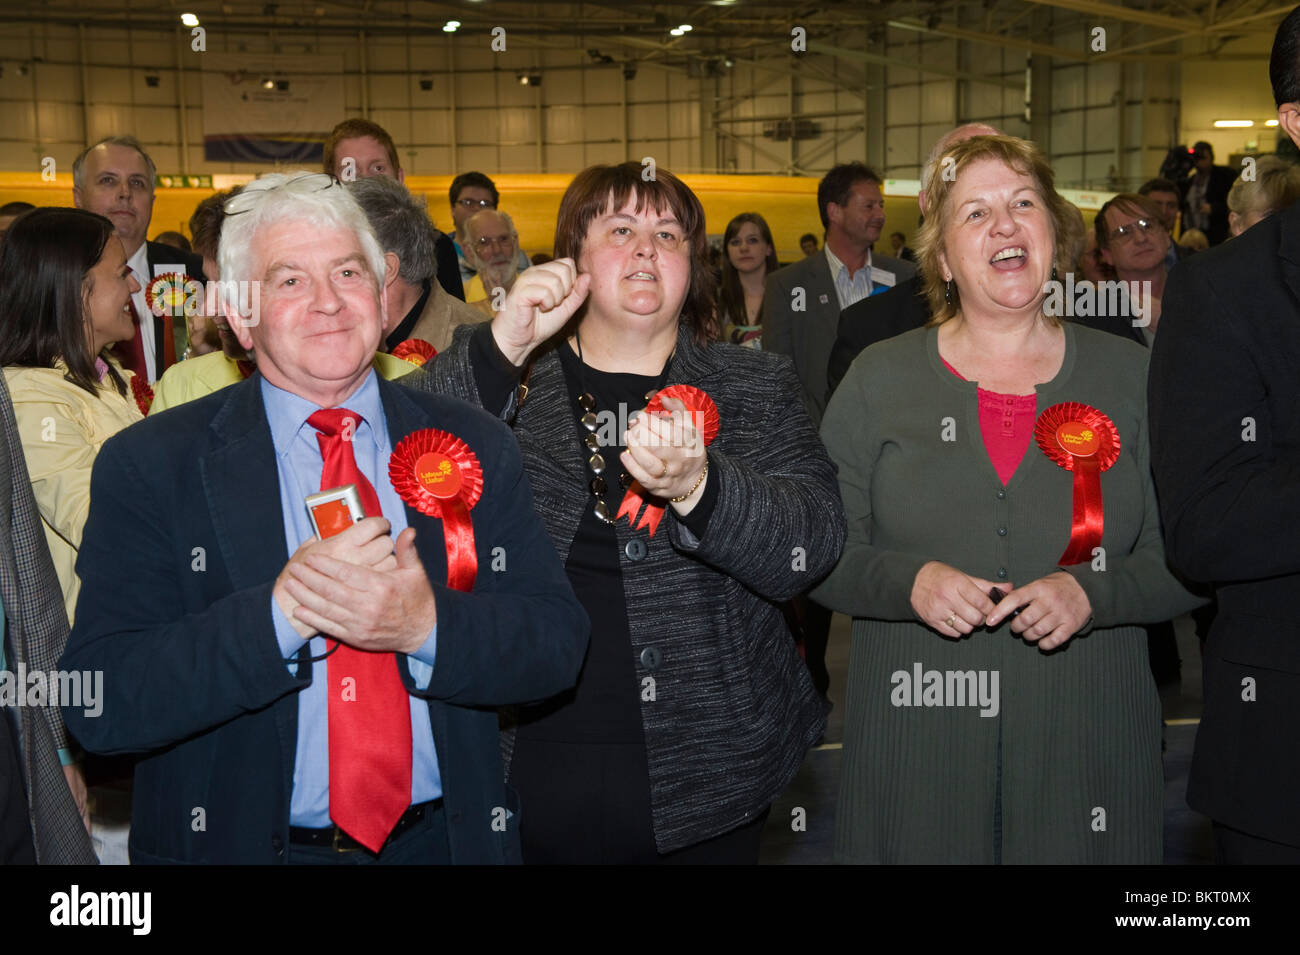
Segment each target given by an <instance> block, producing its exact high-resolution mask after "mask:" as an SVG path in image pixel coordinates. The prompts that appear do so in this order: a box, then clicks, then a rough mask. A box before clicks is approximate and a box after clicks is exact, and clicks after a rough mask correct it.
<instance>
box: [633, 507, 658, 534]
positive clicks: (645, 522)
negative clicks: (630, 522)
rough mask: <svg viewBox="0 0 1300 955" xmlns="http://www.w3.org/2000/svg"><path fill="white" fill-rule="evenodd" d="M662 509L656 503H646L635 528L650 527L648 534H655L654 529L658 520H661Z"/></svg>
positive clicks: (656, 528)
mask: <svg viewBox="0 0 1300 955" xmlns="http://www.w3.org/2000/svg"><path fill="white" fill-rule="evenodd" d="M663 517H664V509H663V508H662V507H660V506H659V505H658V504H648V505H646V509H645V513H644V514H642V515H641V523H640V524H638V525H637V526H636V529H637V530H640V529H641V528H643V527H648V528H650V536H651V537H654V536H655V531H657V530H658V529H659V522H660V521H661V520H663Z"/></svg>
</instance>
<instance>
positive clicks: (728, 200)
mask: <svg viewBox="0 0 1300 955" xmlns="http://www.w3.org/2000/svg"><path fill="white" fill-rule="evenodd" d="M452 178H453V177H451V176H408V177H407V178H406V185H407V186H408V187H409V188H410V190H411V191H412V192H413V193H417V194H423V195H424V196H426V198H427V199H428V203H429V213H430V215H431V217H432V218H433V221H434V224H435V225H437V226H438V228H440V229H442V230H443V231H446V232H450V231H451V225H452V222H451V207H450V201H449V198H448V195H447V190H448V189H449V188H450V187H451V181H452ZM572 179H573V177H572V176H571V175H558V174H547V175H523V174H505V173H503V174H501V175H497V176H494V177H493V181H494V182H495V183H496V185H497V189H498V190H499V191H500V193H501V208H502V209H503V210H504V211H505V212H508V213H510V216H511V218H512V219H514V222H515V228H516V229H518V230H519V239H520V244H521V245H522V246H523V248H524V250H525V251H528V252H542V251H545V252H547V253H548V254H549V253H550V252H551V249H552V245H553V244H554V241H555V218H556V214H557V213H558V212H559V208H560V197H561V196H562V195H563V194H564V190H565V188H566V187H567V186H568V185H569V182H570V181H571V180H572ZM682 180H683V181H684V182H685V183H686V184H687V185H688V186H690V187H691V189H693V190H694V191H695V194H696V195H697V196H699V199H700V202H701V204H702V205H703V206H704V212H705V216H706V221H707V222H708V231H709V233H710V234H711V235H718V236H721V235H722V233H723V231H724V230H725V229H726V227H727V223H728V222H729V221H731V219H732V217H733V216H735V215H738V214H739V213H741V212H757V213H759V214H761V215H762V216H763V218H764V219H766V220H767V224H768V226H769V227H770V228H771V229H772V239H773V241H774V242H775V244H776V247H777V249H776V254H777V257H778V258H780V259H781V261H783V262H792V261H795V260H796V259H799V258H801V257H802V256H803V253H802V252H801V251H800V250H799V236H801V235H803V234H804V233H805V232H811V233H812V234H813V235H815V236H817V244H818V245H819V246H820V245H821V242H822V225H821V220H820V219H819V218H818V215H817V180H816V179H809V178H802V177H792V176H761V177H760V176H705V175H701V176H689V175H687V176H682ZM214 191H215V190H212V189H159V190H158V192H157V195H156V198H155V200H154V210H153V221H152V222H151V223H150V226H149V233H150V237H152V236H155V235H157V234H158V233H160V232H166V231H170V230H175V231H178V232H183V233H185V234H186V235H188V234H189V229H188V227H187V226H188V223H189V218H190V214H191V213H192V212H193V211H194V207H195V206H196V205H198V203H199V202H200V201H201V200H203V199H204V198H206V197H207V196H210V195H212V193H213V192H214ZM16 200H22V201H25V202H30V203H33V204H35V205H52V206H70V205H72V177H71V176H70V175H60V176H59V177H58V179H57V181H55V182H43V181H42V180H41V177H40V175H39V174H37V173H16V172H0V205H2V204H4V203H6V202H13V201H16ZM918 215H919V212H918V209H917V206H916V200H915V199H914V198H911V197H907V196H886V197H885V216H886V221H885V231H884V234H883V236H882V237H881V240H880V241H879V242H878V243H877V245H876V250H877V252H879V253H880V254H882V255H891V254H892V250H891V248H890V244H889V233H890V232H894V231H898V232H902V233H903V234H904V235H906V236H907V244H908V245H911V244H912V239H913V237H914V236H915V234H916V229H917V225H918ZM1084 218H1085V220H1087V221H1088V224H1089V227H1091V219H1092V215H1091V214H1090V213H1087V212H1085V214H1084Z"/></svg>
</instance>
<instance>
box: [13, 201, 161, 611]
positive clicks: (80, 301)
mask: <svg viewBox="0 0 1300 955" xmlns="http://www.w3.org/2000/svg"><path fill="white" fill-rule="evenodd" d="M139 288H140V286H139V285H138V284H137V283H136V281H135V279H134V278H132V277H131V273H130V270H129V269H128V268H127V266H126V255H125V253H124V252H123V250H122V243H121V241H119V240H118V238H117V236H116V235H115V234H114V232H113V223H111V222H110V221H109V220H108V219H105V218H104V217H103V216H98V215H95V214H94V213H93V212H86V211H84V210H82V209H53V208H44V209H33V210H32V211H31V212H28V213H26V214H25V215H23V216H22V217H21V218H19V219H17V220H16V221H15V222H14V224H13V225H12V226H10V227H9V232H8V234H7V235H6V236H5V239H4V242H3V243H0V366H3V367H4V373H5V379H6V383H7V384H8V385H9V392H10V394H11V395H12V396H13V403H14V414H15V417H17V419H18V431H19V434H20V435H21V436H22V442H23V453H24V454H26V456H27V470H28V472H29V474H30V476H31V481H32V491H33V492H34V493H35V496H36V504H37V506H38V507H39V508H40V512H41V522H42V524H43V525H44V527H45V540H46V542H47V543H48V544H49V545H50V555H51V556H52V557H53V558H54V569H55V571H56V572H57V573H58V575H59V585H60V587H61V588H62V589H63V598H64V603H65V606H66V607H67V611H68V620H69V621H71V620H72V619H73V611H74V610H76V607H77V593H78V592H79V590H80V588H81V584H80V582H79V581H78V579H77V574H76V570H75V564H76V560H77V549H78V547H79V546H80V544H81V529H82V525H84V524H85V522H86V515H87V513H89V509H90V468H91V465H93V464H94V463H95V455H97V454H98V453H99V449H100V447H101V446H102V445H103V443H104V442H105V441H107V440H108V439H109V438H110V437H112V436H113V435H114V434H116V433H117V432H118V431H121V430H122V429H123V428H125V427H126V426H127V425H130V424H133V423H135V422H136V421H139V420H140V418H141V417H142V416H141V413H140V410H139V408H138V407H137V403H136V401H135V398H134V397H133V395H132V392H131V388H130V387H129V384H128V382H129V380H130V378H131V373H130V372H128V371H125V370H124V369H123V368H122V367H121V366H120V365H118V363H117V362H116V360H115V359H113V358H111V357H109V356H108V351H107V349H108V346H110V345H112V344H113V343H114V342H119V341H127V340H129V339H130V338H131V337H132V336H133V335H134V334H135V319H134V316H133V315H132V313H131V311H130V310H129V309H130V297H131V294H132V293H133V292H136V291H138V290H139Z"/></svg>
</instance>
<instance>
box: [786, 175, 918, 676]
mask: <svg viewBox="0 0 1300 955" xmlns="http://www.w3.org/2000/svg"><path fill="white" fill-rule="evenodd" d="M880 186H881V182H880V177H879V176H877V175H876V174H875V173H874V172H872V171H871V169H870V168H868V167H867V166H864V165H863V164H862V163H860V162H853V163H843V164H841V165H839V166H836V167H834V168H833V169H831V171H830V172H828V173H826V175H825V176H823V177H822V181H821V182H820V183H818V185H817V210H818V212H820V213H821V218H822V225H823V226H825V227H826V243H825V247H824V248H823V249H822V251H821V252H818V253H816V254H814V255H810V256H808V257H807V258H806V259H803V260H802V261H800V262H796V263H795V264H794V265H787V266H786V267H785V268H783V269H778V270H777V271H775V272H773V273H772V274H771V275H769V276H768V277H767V288H766V289H765V290H764V292H763V313H762V314H763V318H762V324H763V350H764V351H771V352H778V353H780V354H782V355H789V356H790V358H791V359H792V360H793V361H794V370H795V374H796V375H798V376H799V392H800V397H801V398H802V399H803V405H804V407H805V408H806V409H807V410H808V416H809V417H810V418H812V420H813V423H814V424H815V425H817V426H818V427H819V428H820V427H821V423H822V413H823V412H824V411H825V410H826V369H827V366H828V365H829V364H830V357H831V347H832V346H833V345H834V344H835V333H836V329H837V328H838V327H839V318H840V310H841V309H845V308H848V307H849V306H850V305H852V304H853V303H854V302H858V301H861V300H862V299H864V298H866V297H867V296H868V295H872V294H875V293H877V292H885V291H888V290H889V289H890V288H893V286H894V285H896V284H897V283H899V282H904V281H906V280H907V279H909V278H911V277H912V276H913V275H914V274H915V273H916V266H915V265H913V264H912V263H911V262H904V261H903V260H901V259H894V258H890V257H889V256H885V255H873V254H872V251H871V246H872V245H873V244H874V243H875V241H876V240H877V239H879V238H880V233H881V231H882V230H883V229H884V228H885V198H884V196H883V195H882V194H881V191H880ZM795 616H796V619H797V620H798V622H799V630H800V631H801V633H802V636H803V641H804V659H805V660H806V662H807V664H808V673H809V675H810V676H811V677H812V681H813V686H815V687H816V688H817V691H818V692H819V693H820V694H821V695H822V696H823V697H825V696H826V693H827V691H828V690H829V689H830V682H831V678H830V673H829V672H828V671H827V669H826V644H827V641H828V639H829V637H830V629H831V612H830V611H829V610H827V609H826V608H825V607H822V606H820V605H819V604H817V603H814V602H813V601H811V600H805V599H803V598H795Z"/></svg>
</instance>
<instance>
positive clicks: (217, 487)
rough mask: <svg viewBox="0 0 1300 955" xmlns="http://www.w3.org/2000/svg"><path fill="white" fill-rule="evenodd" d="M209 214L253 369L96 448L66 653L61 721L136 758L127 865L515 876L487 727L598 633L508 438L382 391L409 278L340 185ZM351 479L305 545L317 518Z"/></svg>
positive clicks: (492, 422)
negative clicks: (337, 512) (79, 691)
mask: <svg viewBox="0 0 1300 955" xmlns="http://www.w3.org/2000/svg"><path fill="white" fill-rule="evenodd" d="M225 213H226V219H225V222H224V225H223V226H222V230H221V241H220V247H219V252H218V263H219V267H220V271H221V277H222V280H223V282H226V283H229V282H234V283H245V282H257V283H260V286H261V293H260V296H259V299H258V302H259V304H258V307H257V308H256V309H255V310H254V311H253V312H252V313H251V314H250V313H245V312H242V311H241V310H240V309H239V308H237V307H235V306H234V305H232V304H231V303H230V302H229V301H227V302H224V303H223V308H224V310H225V314H226V318H227V320H228V321H229V323H230V326H231V329H232V331H234V333H235V335H236V336H237V337H238V338H239V342H240V344H241V345H242V346H244V348H245V349H246V350H248V351H251V352H254V353H255V354H256V355H257V371H256V373H255V374H254V375H253V376H252V377H250V378H248V379H247V380H245V381H242V382H240V383H238V384H234V385H231V386H229V387H228V388H224V389H222V390H220V391H218V392H216V393H214V394H211V395H208V396H206V397H203V398H198V399H196V400H194V401H190V402H187V403H186V404H183V405H181V406H179V407H176V408H173V409H171V410H169V411H167V412H166V413H164V414H161V415H158V416H156V417H151V418H147V419H146V420H144V421H142V422H140V423H139V424H137V425H134V426H132V427H130V428H127V429H126V430H124V431H122V432H120V433H119V434H117V435H115V436H114V437H113V438H111V439H109V441H107V442H106V443H105V444H104V447H103V450H102V451H101V452H100V454H99V457H98V458H97V459H96V461H95V468H94V472H93V475H92V478H91V506H90V515H89V518H88V520H87V522H86V528H85V533H84V536H83V540H82V546H81V551H80V556H79V559H78V561H77V572H78V574H79V576H80V577H81V580H82V591H81V598H80V603H79V604H78V612H77V625H76V628H75V629H74V631H73V633H72V635H71V636H70V637H69V639H68V648H67V651H66V652H65V655H64V659H63V666H64V668H65V669H69V668H76V669H81V668H82V667H83V666H84V668H86V669H89V670H102V671H103V672H104V702H103V706H102V711H101V712H100V713H99V715H98V716H97V717H96V718H90V717H88V716H86V715H85V713H84V711H82V710H80V709H75V708H70V709H67V710H65V711H64V718H65V719H66V720H67V721H68V726H69V729H70V730H71V731H72V732H73V733H74V734H75V736H76V737H77V739H78V740H80V741H81V743H82V744H83V745H84V746H85V747H86V748H87V749H89V750H91V751H93V752H102V753H122V752H127V753H142V754H144V755H143V756H142V758H141V759H140V762H139V763H138V764H137V767H136V774H135V798H134V806H133V814H132V827H131V859H132V862H134V863H174V862H187V863H218V864H247V863H264V864H282V863H311V864H321V863H325V864H362V863H374V862H377V863H381V864H399V863H408V864H411V863H416V864H428V863H443V862H457V863H479V864H483V863H505V862H513V861H517V860H518V858H519V855H518V853H519V848H518V845H519V844H518V828H517V827H518V822H519V808H518V806H517V804H515V801H514V800H513V798H512V797H511V796H510V795H509V793H508V791H507V790H506V788H505V786H504V784H503V781H502V780H503V772H502V765H501V758H500V753H499V749H498V734H497V716H496V712H495V709H494V707H497V706H501V705H507V704H511V703H518V702H523V701H526V700H535V699H545V698H547V697H550V696H552V695H554V694H555V693H558V692H561V691H563V690H564V689H566V688H568V687H570V686H572V685H573V683H574V682H575V680H576V678H577V675H578V670H579V668H580V666H581V664H582V659H583V655H584V653H585V650H586V643H587V631H588V622H587V619H586V615H585V614H584V613H583V610H582V607H581V605H580V604H579V603H578V602H577V600H576V598H575V597H574V596H573V591H572V589H571V587H570V585H569V583H568V579H567V577H566V576H565V573H564V569H563V567H562V566H561V564H560V562H559V558H558V557H557V556H556V553H555V549H554V547H553V546H552V544H551V542H550V538H549V536H548V535H547V533H546V531H545V529H544V528H543V526H542V524H541V520H540V518H539V517H538V515H537V514H536V512H535V511H534V509H533V506H532V494H531V492H530V489H529V484H528V480H527V478H526V477H525V475H524V472H523V465H522V461H521V459H520V452H519V447H518V444H517V443H516V441H515V438H514V435H513V434H512V433H511V432H510V430H509V428H507V427H506V426H505V425H504V424H502V423H501V422H500V421H498V420H497V419H495V418H493V417H491V416H490V415H488V414H486V413H485V412H483V411H482V410H480V409H478V408H475V407H472V406H471V405H469V404H466V403H465V402H462V401H459V400H456V399H453V398H447V397H443V396H440V395H429V394H424V393H422V392H415V391H410V390H407V389H405V388H403V387H401V386H400V385H395V384H392V383H390V382H387V381H384V380H382V379H381V378H380V376H379V375H377V374H376V373H375V372H374V369H373V368H372V366H371V360H372V359H373V357H374V355H375V352H376V351H377V349H378V348H379V345H380V342H381V339H382V336H383V333H384V324H385V315H386V312H387V309H388V304H389V291H388V287H387V284H386V283H385V281H384V279H385V277H386V275H387V272H388V269H389V268H390V267H394V268H395V267H396V266H397V263H396V262H395V261H394V262H392V263H391V264H390V263H389V262H388V261H386V259H385V256H384V252H383V250H382V248H381V247H380V244H379V242H378V240H377V239H376V236H375V232H374V230H373V228H372V227H371V225H370V223H369V222H368V221H367V219H366V216H365V214H364V212H363V211H362V209H361V208H360V206H358V204H357V202H356V200H355V199H354V198H353V197H352V195H351V194H350V193H349V191H348V190H347V189H345V188H343V187H342V186H341V185H340V184H339V183H338V182H337V181H335V180H333V179H332V178H331V177H329V176H326V175H323V174H320V173H316V174H306V173H304V174H301V175H295V176H293V177H288V176H284V175H280V174H272V175H267V176H263V177H261V178H260V179H258V180H255V181H254V182H253V183H251V184H249V185H248V186H246V187H245V188H244V190H243V191H242V192H241V193H240V194H239V195H237V196H235V197H234V198H233V199H230V200H229V201H228V202H227V203H226V206H225ZM412 436H414V437H412ZM407 439H409V440H407ZM404 440H406V441H407V444H406V445H402V442H403V441H404ZM398 447H403V448H404V449H406V450H404V453H403V454H402V455H398V454H395V453H394V449H395V448H398ZM439 455H441V456H439ZM394 462H396V463H394ZM467 468H468V470H467ZM390 469H391V470H390ZM439 473H446V474H455V475H457V476H458V478H459V481H458V482H457V484H456V486H454V487H453V486H450V485H448V484H446V483H440V482H439V481H438V478H437V475H438V474H439ZM480 480H481V482H482V483H481V492H480V490H479V488H480V484H479V481H480ZM420 482H424V484H423V486H424V487H426V488H430V487H431V488H432V490H429V491H428V492H427V495H428V496H426V497H422V496H421V495H420V493H419V490H418V489H419V487H420V486H421V483H420ZM348 485H351V486H352V487H353V489H354V491H355V498H356V500H355V501H354V502H353V505H352V506H346V509H344V510H343V511H342V514H341V518H342V519H341V520H338V521H337V524H336V528H337V526H342V527H343V529H342V530H339V531H338V532H337V533H334V534H330V533H322V534H321V535H320V536H318V534H317V523H316V521H317V520H319V522H320V524H319V526H320V528H321V530H322V531H324V530H325V528H326V527H327V526H328V525H326V524H325V523H324V518H318V519H315V520H314V519H313V517H312V516H310V513H309V511H308V508H307V504H306V501H307V499H308V498H309V497H311V496H312V495H315V494H318V493H320V492H322V491H326V490H332V489H340V488H344V487H346V486H348ZM399 488H405V490H404V491H399ZM430 498H436V502H441V503H440V504H438V506H437V507H432V506H431V505H430ZM453 499H454V500H455V501H457V502H459V505H458V506H459V508H460V509H459V510H446V509H449V508H453V507H454V506H455V505H453V504H452V503H451V501H452V500H453ZM436 502H435V503H436ZM417 504H418V505H419V506H420V509H419V510H417V509H416V505H417ZM157 505H162V507H163V508H164V509H165V510H166V512H167V513H166V515H165V519H162V520H159V519H158V518H157V515H156V514H154V513H153V510H154V508H155V507H156V506H157ZM431 513H432V514H437V515H440V518H441V519H439V518H435V517H431V516H428V515H429V514H431ZM457 515H459V519H453V518H455V517H456V516H457ZM322 538H323V539H322ZM449 578H454V579H456V580H457V581H458V583H457V585H456V587H455V588H453V587H452V586H450V585H449V584H448V581H449Z"/></svg>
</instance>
